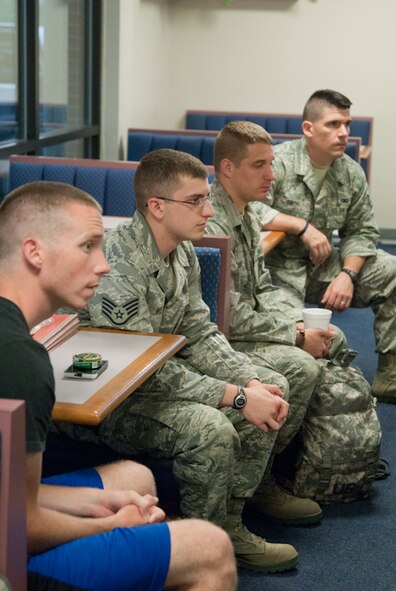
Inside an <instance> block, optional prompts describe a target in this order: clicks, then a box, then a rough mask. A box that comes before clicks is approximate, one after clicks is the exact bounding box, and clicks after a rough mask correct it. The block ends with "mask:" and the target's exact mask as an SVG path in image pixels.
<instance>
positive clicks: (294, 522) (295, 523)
mask: <svg viewBox="0 0 396 591" xmlns="http://www.w3.org/2000/svg"><path fill="white" fill-rule="evenodd" d="M262 515H264V517H265V518H266V519H268V521H272V522H273V523H279V524H282V525H288V526H290V527H304V526H309V525H315V524H317V523H319V522H320V521H321V520H322V517H323V513H322V512H320V513H315V514H314V515H305V516H304V517H299V518H297V519H282V518H280V517H272V516H271V515H266V514H265V513H262Z"/></svg>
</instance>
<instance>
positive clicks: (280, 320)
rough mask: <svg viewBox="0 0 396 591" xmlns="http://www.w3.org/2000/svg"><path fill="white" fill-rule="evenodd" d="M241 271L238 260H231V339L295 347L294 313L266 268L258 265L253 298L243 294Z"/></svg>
mask: <svg viewBox="0 0 396 591" xmlns="http://www.w3.org/2000/svg"><path fill="white" fill-rule="evenodd" d="M262 258H263V259H264V257H262ZM240 269H241V267H240V266H239V264H238V261H236V260H235V259H233V261H232V289H231V325H230V335H231V338H232V340H236V341H258V342H268V343H281V344H285V345H295V342H296V324H295V319H294V314H295V312H294V310H292V309H291V308H290V306H289V304H288V303H287V301H286V299H285V297H284V296H283V295H282V293H281V290H280V289H278V288H276V287H274V286H272V283H271V277H270V274H269V271H268V269H266V268H265V267H264V265H263V264H261V265H260V264H258V268H257V271H258V276H257V278H256V280H255V292H254V296H253V297H252V298H249V297H247V296H246V295H244V294H243V292H242V287H240ZM288 312H289V313H288Z"/></svg>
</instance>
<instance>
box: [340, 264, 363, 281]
mask: <svg viewBox="0 0 396 591" xmlns="http://www.w3.org/2000/svg"><path fill="white" fill-rule="evenodd" d="M341 272H342V273H346V274H347V275H349V277H350V278H351V279H352V283H357V282H358V279H359V273H356V271H352V269H348V268H347V267H342V269H341Z"/></svg>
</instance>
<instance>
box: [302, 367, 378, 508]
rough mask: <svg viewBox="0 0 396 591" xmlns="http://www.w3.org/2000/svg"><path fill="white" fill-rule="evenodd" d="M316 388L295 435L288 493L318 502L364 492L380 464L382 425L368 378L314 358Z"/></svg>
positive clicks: (352, 369) (347, 498)
mask: <svg viewBox="0 0 396 591" xmlns="http://www.w3.org/2000/svg"><path fill="white" fill-rule="evenodd" d="M319 363H320V364H321V366H322V371H323V374H322V380H321V386H320V387H318V392H315V393H314V395H313V398H312V401H311V404H310V407H309V409H308V413H307V415H306V418H305V419H304V422H303V425H302V428H301V430H300V433H299V436H298V438H299V452H298V459H297V462H296V472H295V479H294V483H293V485H292V491H293V493H294V494H295V495H297V496H300V497H309V498H311V499H315V500H316V501H319V502H321V503H326V502H333V501H343V502H348V501H353V500H355V499H359V498H364V497H366V496H368V494H369V493H370V490H371V488H372V484H373V481H374V479H375V475H376V470H377V466H378V462H379V454H380V441H381V427H380V424H379V420H378V417H377V413H376V410H375V399H374V398H373V397H372V395H371V389H370V385H369V384H368V382H367V381H366V380H365V378H364V377H363V374H362V373H361V371H360V370H359V369H357V368H355V367H342V366H339V365H335V364H334V363H333V362H332V361H328V360H325V359H323V360H319Z"/></svg>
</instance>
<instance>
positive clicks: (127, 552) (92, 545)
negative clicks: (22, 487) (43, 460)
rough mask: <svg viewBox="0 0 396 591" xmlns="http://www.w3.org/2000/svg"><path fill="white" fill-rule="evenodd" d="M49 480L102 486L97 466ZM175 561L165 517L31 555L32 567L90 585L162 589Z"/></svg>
mask: <svg viewBox="0 0 396 591" xmlns="http://www.w3.org/2000/svg"><path fill="white" fill-rule="evenodd" d="M42 482H43V483H46V484H56V485H60V486H91V487H96V488H103V484H102V480H101V478H100V475H99V473H98V472H97V471H96V470H94V469H87V470H79V471H76V472H71V473H70V474H61V475H59V476H55V477H50V478H45V479H43V481H42ZM169 562H170V534H169V528H168V525H167V524H166V523H158V524H153V525H143V526H138V527H130V528H117V529H114V530H112V531H111V532H108V533H103V534H99V535H96V536H91V537H89V538H82V539H80V540H74V541H73V542H68V543H66V544H62V545H61V546H57V547H55V548H52V549H51V550H48V551H46V552H42V553H41V554H36V555H31V556H29V561H28V570H29V571H32V572H36V573H39V574H42V575H45V576H48V577H52V578H53V579H56V580H58V581H62V582H64V583H67V584H69V585H74V586H75V587H78V588H79V589H84V590H87V591H88V590H89V591H110V590H111V589H114V590H117V591H160V590H162V589H163V586H164V583H165V579H166V577H167V574H168V569H169Z"/></svg>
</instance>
